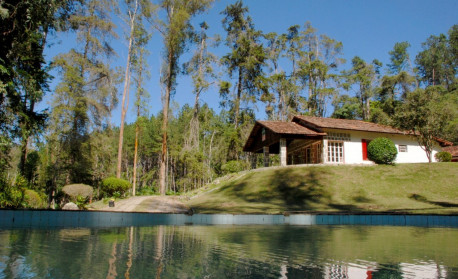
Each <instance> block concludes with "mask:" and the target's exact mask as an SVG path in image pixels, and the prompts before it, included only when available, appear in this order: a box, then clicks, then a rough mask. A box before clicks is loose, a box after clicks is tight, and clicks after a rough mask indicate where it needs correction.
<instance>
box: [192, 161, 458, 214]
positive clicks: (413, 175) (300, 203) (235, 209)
mask: <svg viewBox="0 0 458 279" xmlns="http://www.w3.org/2000/svg"><path fill="white" fill-rule="evenodd" d="M187 205H188V206H190V207H192V208H193V209H194V211H195V212H197V213H236V214H237V213H240V214H244V213H269V214H275V213H283V212H285V211H308V212H323V211H325V212H331V211H334V212H336V211H341V212H342V211H345V212H384V211H390V212H407V213H418V214H458V164H457V163H432V164H398V165H395V166H381V165H380V166H379V165H374V166H343V165H342V166H300V167H286V168H267V169H259V170H255V171H250V172H247V173H242V174H239V175H233V176H232V177H231V178H229V179H227V180H225V181H223V182H221V183H215V184H213V185H210V186H208V187H206V189H205V190H200V191H198V192H194V193H193V196H192V197H191V198H190V200H189V201H188V202H187Z"/></svg>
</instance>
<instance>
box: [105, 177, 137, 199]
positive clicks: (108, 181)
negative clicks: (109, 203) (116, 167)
mask: <svg viewBox="0 0 458 279" xmlns="http://www.w3.org/2000/svg"><path fill="white" fill-rule="evenodd" d="M130 187H131V185H130V183H129V181H127V180H124V179H120V178H116V177H108V178H105V179H104V180H102V184H101V188H102V191H103V193H105V194H106V195H107V196H110V197H113V196H121V195H124V194H125V193H126V192H127V191H129V189H130Z"/></svg>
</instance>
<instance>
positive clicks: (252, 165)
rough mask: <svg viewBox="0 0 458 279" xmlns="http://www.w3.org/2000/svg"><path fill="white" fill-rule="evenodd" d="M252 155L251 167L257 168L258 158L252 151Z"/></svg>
mask: <svg viewBox="0 0 458 279" xmlns="http://www.w3.org/2000/svg"><path fill="white" fill-rule="evenodd" d="M250 155H251V156H250V157H251V158H250V159H251V169H255V168H256V161H257V160H256V159H257V156H256V153H254V152H252V153H251V154H250Z"/></svg>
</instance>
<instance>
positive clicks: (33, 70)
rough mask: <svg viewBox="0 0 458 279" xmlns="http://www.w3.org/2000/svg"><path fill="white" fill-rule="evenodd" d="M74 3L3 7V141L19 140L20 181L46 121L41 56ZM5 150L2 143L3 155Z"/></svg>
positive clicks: (41, 1) (43, 0) (49, 0)
mask: <svg viewBox="0 0 458 279" xmlns="http://www.w3.org/2000/svg"><path fill="white" fill-rule="evenodd" d="M73 2H74V1H72V0H65V1H53V0H36V1H28V0H26V1H10V0H5V1H1V3H0V11H1V13H0V34H1V36H0V130H1V132H2V133H1V134H2V135H1V140H2V141H5V145H6V146H7V145H8V142H9V141H10V139H12V138H19V139H20V143H21V159H20V164H19V170H20V173H21V174H22V175H24V174H25V171H26V170H25V165H26V161H27V155H28V151H29V145H30V139H31V137H32V136H38V135H39V134H40V133H42V132H43V130H44V124H45V119H46V116H47V113H46V112H45V111H42V112H37V111H36V104H37V103H38V102H40V101H41V100H42V98H43V95H44V92H46V91H47V90H48V82H49V80H50V76H49V74H48V67H47V66H46V63H45V59H44V55H43V51H44V48H45V44H46V41H47V38H48V34H49V33H50V32H52V31H55V30H57V29H61V28H62V27H64V23H65V20H66V19H67V17H68V15H69V14H70V13H71V12H72V4H73ZM3 146H4V145H3V143H2V149H3ZM4 155H6V154H1V156H2V157H3V156H4ZM0 168H2V169H4V166H0Z"/></svg>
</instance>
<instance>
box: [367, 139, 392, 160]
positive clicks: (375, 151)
mask: <svg viewBox="0 0 458 279" xmlns="http://www.w3.org/2000/svg"><path fill="white" fill-rule="evenodd" d="M397 155H398V150H397V149H396V146H395V145H394V143H393V141H392V140H390V139H388V138H376V139H374V140H372V141H371V142H370V143H369V145H368V146H367V156H368V157H369V159H370V160H371V161H374V162H375V163H377V164H385V165H387V164H392V163H393V162H394V160H396V156H397Z"/></svg>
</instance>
